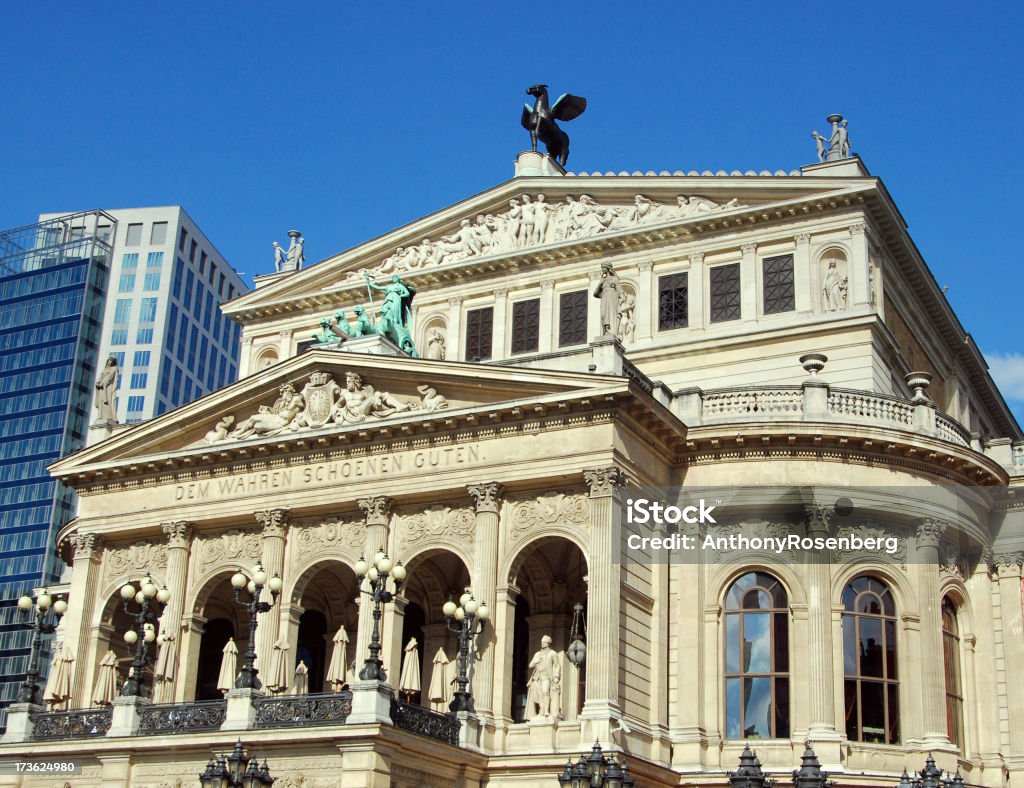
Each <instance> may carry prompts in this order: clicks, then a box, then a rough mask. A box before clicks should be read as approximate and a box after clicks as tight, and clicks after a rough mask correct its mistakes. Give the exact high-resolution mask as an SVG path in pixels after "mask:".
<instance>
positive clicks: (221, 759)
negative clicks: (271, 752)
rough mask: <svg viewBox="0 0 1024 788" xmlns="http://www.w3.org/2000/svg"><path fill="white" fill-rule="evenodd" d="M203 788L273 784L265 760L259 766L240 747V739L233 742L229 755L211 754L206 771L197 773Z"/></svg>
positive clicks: (254, 787)
mask: <svg viewBox="0 0 1024 788" xmlns="http://www.w3.org/2000/svg"><path fill="white" fill-rule="evenodd" d="M199 782H200V783H201V784H202V786H203V788H262V787H263V786H271V785H273V784H274V778H273V777H271V776H270V769H269V768H268V767H267V762H266V761H263V765H262V766H260V764H259V761H258V760H257V759H256V758H250V757H249V756H248V755H247V754H246V752H245V750H243V749H242V742H241V740H239V741H237V742H235V749H234V750H232V751H231V754H230V755H227V756H225V755H223V754H221V755H211V756H210V761H209V763H207V764H206V771H204V772H203V773H202V774H200V775H199Z"/></svg>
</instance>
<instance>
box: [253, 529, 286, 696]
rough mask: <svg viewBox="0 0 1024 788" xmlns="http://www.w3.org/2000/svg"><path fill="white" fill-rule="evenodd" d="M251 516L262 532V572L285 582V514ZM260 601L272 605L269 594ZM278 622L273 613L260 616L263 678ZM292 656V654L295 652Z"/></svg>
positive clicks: (259, 650) (258, 638) (258, 637)
mask: <svg viewBox="0 0 1024 788" xmlns="http://www.w3.org/2000/svg"><path fill="white" fill-rule="evenodd" d="M254 515H255V516H256V521H257V522H258V523H259V524H260V526H261V527H262V528H263V537H262V546H263V551H262V554H261V556H262V557H261V561H262V563H263V569H264V570H265V571H266V573H267V575H268V576H270V577H273V576H274V574H275V573H276V574H279V575H280V576H281V578H282V579H284V540H285V536H286V534H287V533H288V510H287V509H266V510H264V511H260V512H254ZM263 599H264V601H266V602H270V601H271V596H270V591H269V590H267V589H264V590H263ZM279 618H280V616H279V615H278V614H277V612H276V611H275V612H270V613H266V614H263V615H261V616H260V621H259V626H258V627H257V629H256V667H257V668H258V669H259V671H260V673H262V674H263V676H264V677H267V676H268V675H269V671H270V658H271V655H272V654H273V653H274V643H276V642H277V638H278V631H279V629H278V626H279ZM291 653H292V654H294V653H295V652H294V650H293V651H292V652H291Z"/></svg>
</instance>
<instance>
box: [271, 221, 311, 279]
mask: <svg viewBox="0 0 1024 788" xmlns="http://www.w3.org/2000/svg"><path fill="white" fill-rule="evenodd" d="M288 237H289V238H291V239H292V240H291V243H289V244H288V249H287V251H286V250H285V249H284V248H283V247H282V246H281V244H279V243H278V242H277V241H274V243H273V247H274V271H275V272H277V273H279V274H283V273H290V272H292V271H298V270H300V269H301V268H302V264H303V263H304V262H306V252H305V248H304V246H303V245H304V244H305V243H306V240H305V239H304V238H303V237H302V233H300V232H299V231H298V230H289V231H288Z"/></svg>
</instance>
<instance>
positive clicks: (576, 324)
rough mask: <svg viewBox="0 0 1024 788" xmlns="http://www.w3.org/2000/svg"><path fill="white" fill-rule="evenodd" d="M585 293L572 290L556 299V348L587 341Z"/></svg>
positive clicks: (584, 291)
mask: <svg viewBox="0 0 1024 788" xmlns="http://www.w3.org/2000/svg"><path fill="white" fill-rule="evenodd" d="M587 303H588V301H587V291H586V290H574V291H573V292H571V293H562V294H561V295H560V296H559V297H558V346H559V347H565V346H566V345H582V344H583V343H584V342H586V341H587Z"/></svg>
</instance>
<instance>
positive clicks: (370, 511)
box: [356, 495, 394, 525]
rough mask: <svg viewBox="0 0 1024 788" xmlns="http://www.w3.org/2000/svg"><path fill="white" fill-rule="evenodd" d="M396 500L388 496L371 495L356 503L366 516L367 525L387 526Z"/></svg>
mask: <svg viewBox="0 0 1024 788" xmlns="http://www.w3.org/2000/svg"><path fill="white" fill-rule="evenodd" d="M393 500H394V499H392V498H389V497H388V496H386V495H371V496H370V497H368V498H360V499H359V500H357V501H356V503H357V504H358V505H359V508H360V509H362V510H363V512H364V513H365V515H366V524H367V525H387V523H388V516H389V515H390V514H391V504H392V502H393Z"/></svg>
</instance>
